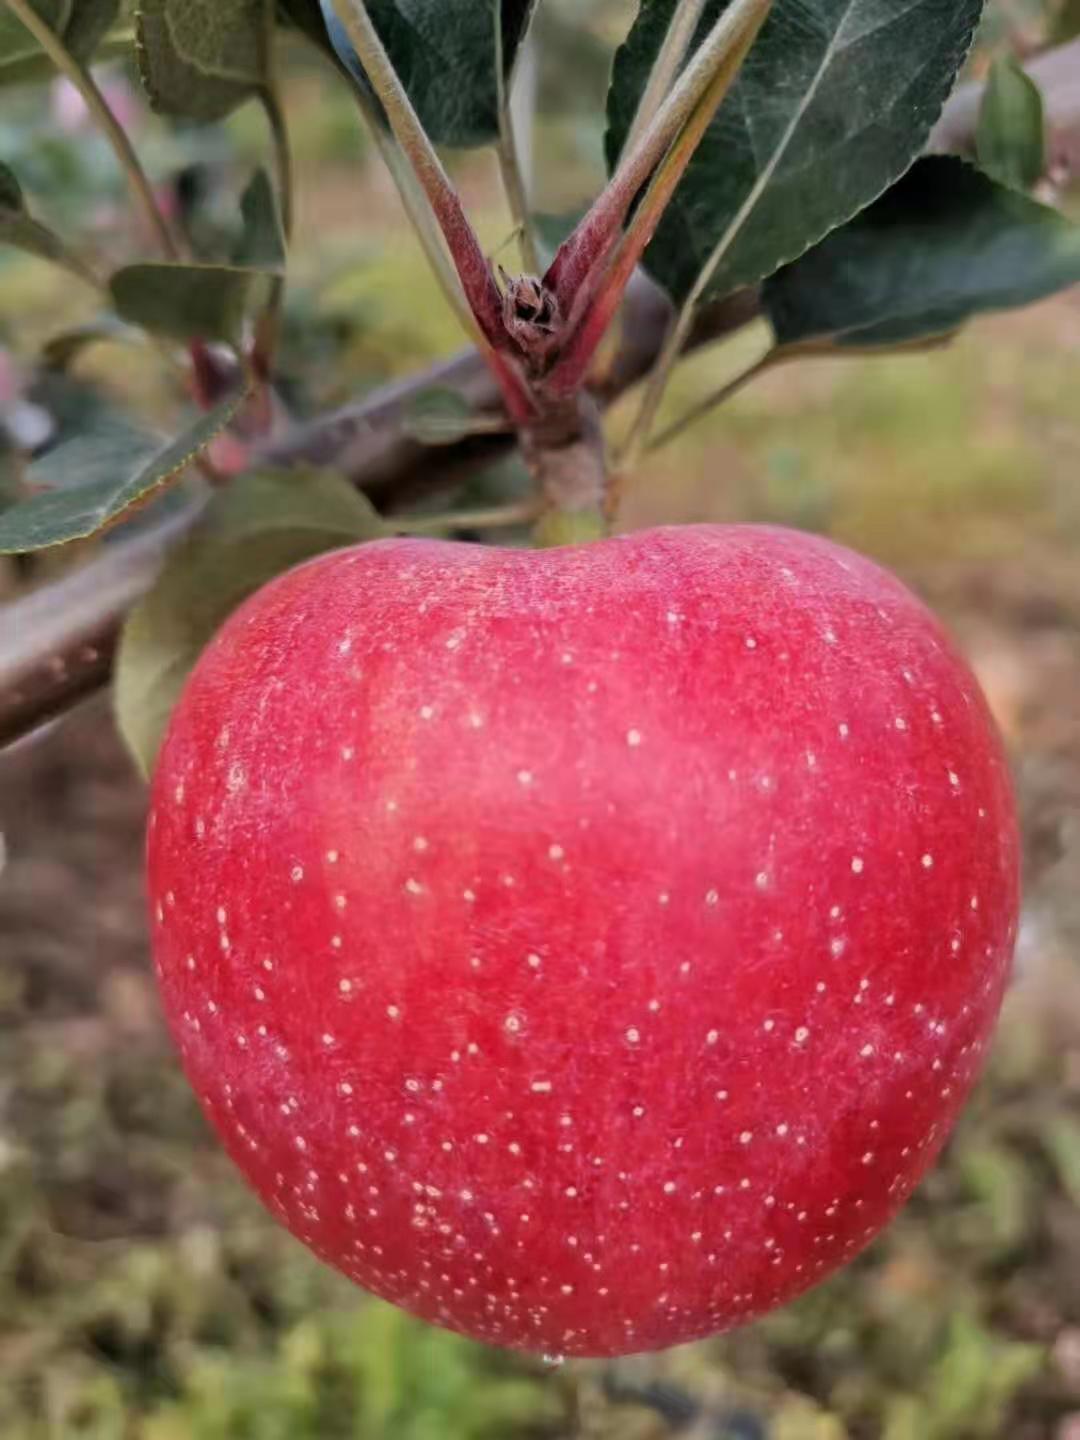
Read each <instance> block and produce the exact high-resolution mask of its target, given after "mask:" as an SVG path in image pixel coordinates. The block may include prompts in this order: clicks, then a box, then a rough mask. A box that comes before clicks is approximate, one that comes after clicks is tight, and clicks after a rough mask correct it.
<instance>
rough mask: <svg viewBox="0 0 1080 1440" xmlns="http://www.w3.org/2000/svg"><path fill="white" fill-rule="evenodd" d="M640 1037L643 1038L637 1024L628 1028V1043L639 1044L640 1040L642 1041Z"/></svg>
mask: <svg viewBox="0 0 1080 1440" xmlns="http://www.w3.org/2000/svg"><path fill="white" fill-rule="evenodd" d="M640 1039H641V1031H640V1030H638V1029H637V1027H636V1026H634V1025H631V1026H630V1028H629V1030H627V1032H626V1043H627V1044H628V1045H636V1044H638V1042H639V1041H640Z"/></svg>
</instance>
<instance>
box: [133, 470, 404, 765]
mask: <svg viewBox="0 0 1080 1440" xmlns="http://www.w3.org/2000/svg"><path fill="white" fill-rule="evenodd" d="M386 533H387V531H386V529H385V527H384V526H383V523H382V521H381V520H380V519H379V517H378V515H377V514H376V513H375V511H374V510H373V509H372V507H371V505H370V504H369V502H368V501H367V500H365V499H364V498H363V496H361V495H360V494H359V493H358V492H357V491H356V490H354V489H353V488H352V487H351V486H350V485H349V484H348V483H347V482H346V481H345V480H343V479H342V478H341V477H340V476H338V475H331V474H326V473H318V472H306V471H299V470H298V471H291V472H285V473H277V474H253V475H245V476H242V477H240V478H239V479H237V480H234V481H233V482H232V483H231V484H230V485H229V487H228V488H227V489H226V490H222V491H220V492H219V493H218V494H216V495H215V496H214V498H213V499H212V500H211V502H210V505H209V506H208V507H207V511H206V513H205V515H204V517H203V518H202V519H201V520H200V522H199V525H198V528H197V529H196V531H195V532H194V533H193V534H192V535H191V537H190V538H189V539H188V540H187V541H186V542H185V543H184V544H183V545H182V546H181V547H180V549H179V550H178V551H177V552H176V553H175V554H174V555H173V556H172V557H171V558H170V560H169V561H168V563H167V564H166V566H165V569H164V570H163V572H162V574H161V576H160V578H159V579H158V581H157V583H156V584H155V586H154V588H153V589H152V590H151V591H150V593H149V594H148V595H147V596H146V597H145V598H144V599H143V600H141V601H140V602H139V604H138V605H137V606H136V607H135V609H134V610H133V611H132V612H131V614H130V616H129V617H128V621H127V624H126V626H125V627H124V633H123V637H122V639H121V643H120V651H119V655H118V658H117V666H116V689H115V697H116V709H117V715H118V718H119V722H120V729H121V732H122V733H123V735H124V738H125V740H126V741H127V743H128V746H129V748H130V749H131V751H132V754H133V755H134V756H135V759H136V761H137V763H138V764H139V766H140V768H141V769H142V770H143V772H144V774H149V772H150V770H151V769H152V767H153V763H154V757H155V756H156V754H157V750H158V746H159V744H160V743H161V738H162V735H163V734H164V731H165V726H166V724H167V723H168V719H169V715H170V714H171V713H172V708H173V706H174V705H175V703H176V700H177V697H178V696H179V694H180V691H181V689H182V688H183V685H184V682H185V681H186V679H187V677H188V674H189V673H190V671H191V669H192V667H193V666H194V664H195V662H196V660H197V659H198V658H199V656H200V654H201V653H202V651H203V649H204V648H205V646H206V645H207V643H208V642H209V640H210V639H211V637H212V636H213V635H214V632H215V631H216V630H217V629H218V627H219V626H220V625H221V624H222V623H223V621H224V620H226V619H227V617H228V616H229V615H230V614H231V613H232V612H233V611H234V610H235V609H236V607H237V606H238V605H239V604H240V603H241V602H242V601H243V600H246V599H247V597H248V596H249V595H252V594H254V592H255V591H256V590H258V589H260V588H261V587H262V586H263V585H265V584H266V583H267V582H268V581H270V580H272V579H273V578H274V576H276V575H280V574H281V573H282V572H283V571H285V570H288V569H290V568H291V567H292V566H294V565H297V564H299V563H300V562H301V561H303V560H309V559H311V558H312V557H313V556H315V555H319V554H322V553H323V552H324V551H326V550H335V549H338V548H339V547H341V546H344V545H350V544H355V543H356V542H357V541H361V540H373V539H377V538H378V537H380V536H382V535H384V534H386Z"/></svg>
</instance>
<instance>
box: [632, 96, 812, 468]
mask: <svg viewBox="0 0 1080 1440" xmlns="http://www.w3.org/2000/svg"><path fill="white" fill-rule="evenodd" d="M804 108H805V107H804V106H800V107H799V108H798V109H797V110H796V112H795V114H794V115H793V116H792V117H791V120H790V122H789V123H788V125H787V127H786V129H785V131H784V133H783V135H782V136H781V137H780V139H779V141H778V142H777V145H776V148H775V149H774V150H773V153H772V155H771V156H770V157H769V159H768V161H767V162H766V164H765V165H764V166H763V167H762V170H761V173H760V174H759V175H758V177H757V179H756V181H755V182H754V184H753V185H752V186H751V188H750V191H749V193H748V194H747V196H746V198H745V200H744V201H743V203H742V204H741V205H740V206H739V208H738V210H737V211H736V213H735V215H734V216H733V217H732V220H731V224H730V225H729V226H728V227H727V229H726V230H725V231H724V233H723V235H721V237H720V239H719V240H718V241H717V244H716V247H715V248H714V250H713V252H712V254H711V255H710V256H709V258H708V260H707V261H706V262H705V265H704V267H703V268H702V271H701V274H700V275H699V276H698V278H697V279H696V280H695V281H694V284H693V287H692V289H691V290H690V293H689V295H687V297H686V300H685V301H684V302H683V306H682V309H681V310H680V311H679V315H678V318H677V319H676V321H675V323H674V325H672V327H671V329H670V331H669V332H668V337H667V340H666V341H665V342H664V347H663V349H662V350H661V352H660V356H659V359H658V360H657V362H656V365H655V367H654V368H653V372H652V374H651V375H650V377H649V382H648V385H647V386H646V389H645V395H644V398H643V399H642V402H641V409H640V410H639V412H638V415H637V417H636V419H635V421H634V424H633V426H632V428H631V431H630V434H629V436H628V437H627V441H626V445H625V447H624V451H623V455H622V463H623V464H625V465H627V466H628V467H630V466H632V465H633V463H634V462H635V461H636V460H637V459H638V458H639V457H640V456H641V454H642V452H643V450H644V448H645V446H646V445H647V444H648V438H649V432H650V431H651V429H652V427H653V424H654V422H655V420H656V414H657V411H658V410H659V408H660V404H661V402H662V401H663V398H664V392H665V391H666V390H667V386H668V381H669V380H670V379H671V372H672V370H673V369H674V368H675V362H676V361H677V360H678V358H679V355H680V354H681V353H682V349H683V346H684V345H685V344H686V340H687V337H688V336H689V334H690V331H691V329H692V328H693V324H694V318H695V316H696V314H697V310H698V306H699V304H700V302H701V299H702V297H703V296H704V294H705V292H706V291H707V290H708V288H709V286H710V285H711V283H712V279H713V276H714V275H715V274H716V272H717V270H718V269H719V267H720V264H721V262H722V261H723V260H724V258H725V257H726V255H727V254H728V252H729V250H730V249H731V247H732V245H733V244H734V243H735V241H736V240H737V239H738V237H739V234H740V233H741V231H742V228H743V226H744V225H745V224H746V222H747V220H748V219H749V218H750V216H751V215H752V214H753V212H754V208H755V207H756V205H757V203H758V201H759V200H760V199H761V196H762V195H763V194H764V193H765V191H766V190H767V189H768V187H769V185H770V184H771V183H772V178H773V176H774V175H775V174H776V170H777V167H778V166H779V164H780V161H781V160H782V159H783V157H784V155H785V154H786V153H787V148H788V146H789V145H790V143H791V138H792V136H793V135H794V134H795V131H796V130H797V129H798V127H799V125H800V124H801V122H802V119H803V109H804Z"/></svg>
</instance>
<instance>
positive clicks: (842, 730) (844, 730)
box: [837, 725, 851, 740]
mask: <svg viewBox="0 0 1080 1440" xmlns="http://www.w3.org/2000/svg"><path fill="white" fill-rule="evenodd" d="M837 731H838V733H839V735H840V739H841V740H846V739H847V738H848V736H849V735H850V734H851V726H850V725H838V726H837Z"/></svg>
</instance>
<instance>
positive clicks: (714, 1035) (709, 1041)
mask: <svg viewBox="0 0 1080 1440" xmlns="http://www.w3.org/2000/svg"><path fill="white" fill-rule="evenodd" d="M719 1039H720V1031H719V1030H710V1031H709V1033H708V1034H707V1035H706V1036H705V1044H706V1045H715V1044H716V1042H717V1041H718V1040H719Z"/></svg>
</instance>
